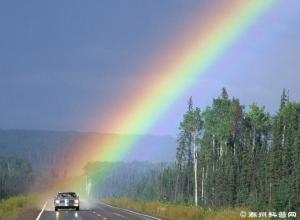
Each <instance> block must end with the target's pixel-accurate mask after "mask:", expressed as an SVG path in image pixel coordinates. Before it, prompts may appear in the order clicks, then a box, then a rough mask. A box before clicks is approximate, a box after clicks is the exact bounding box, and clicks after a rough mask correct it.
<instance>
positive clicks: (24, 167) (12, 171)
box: [0, 156, 34, 199]
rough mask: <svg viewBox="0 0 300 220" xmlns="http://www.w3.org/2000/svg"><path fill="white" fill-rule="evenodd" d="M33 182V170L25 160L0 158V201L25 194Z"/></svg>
mask: <svg viewBox="0 0 300 220" xmlns="http://www.w3.org/2000/svg"><path fill="white" fill-rule="evenodd" d="M33 182H34V174H33V170H32V167H31V164H30V163H29V162H28V161H27V160H24V159H22V158H18V157H15V156H10V157H0V199H3V198H8V197H11V196H16V195H20V194H25V193H27V192H28V191H29V190H30V186H31V184H33Z"/></svg>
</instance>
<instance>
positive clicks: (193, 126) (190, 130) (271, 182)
mask: <svg viewBox="0 0 300 220" xmlns="http://www.w3.org/2000/svg"><path fill="white" fill-rule="evenodd" d="M92 167H93V169H92ZM101 167H102V168H103V164H101V163H98V164H96V163H94V164H89V165H88V166H87V167H86V170H85V171H86V176H87V177H88V178H89V179H90V183H91V190H92V191H94V192H99V191H102V193H100V194H97V193H96V195H98V196H99V197H105V196H113V197H128V198H132V199H143V200H160V201H165V202H171V203H175V204H184V205H191V204H196V205H197V202H198V201H199V204H200V206H201V207H214V208H226V207H249V208H251V209H252V210H257V211H261V210H268V211H272V210H274V211H297V212H299V211H300V210H299V207H300V203H299V202H300V103H294V102H290V101H289V98H288V96H287V94H286V92H285V90H283V93H282V97H281V101H280V108H279V110H278V112H277V113H276V114H275V115H274V116H271V115H270V113H268V112H267V111H266V109H265V107H264V106H263V107H260V106H258V105H257V104H252V105H250V106H249V107H247V108H246V107H245V106H243V105H242V104H240V101H239V99H237V98H231V99H230V98H229V95H228V93H227V91H226V89H225V88H224V89H222V92H221V94H220V96H219V97H217V98H215V99H213V102H212V106H209V107H207V108H206V109H205V110H204V111H202V112H201V111H200V109H199V108H194V106H193V101H192V98H191V99H190V100H189V102H188V109H187V112H186V113H185V114H184V116H183V121H182V122H181V123H180V130H179V135H178V145H177V155H176V162H175V163H169V164H164V165H160V166H157V167H153V166H152V167H150V168H148V169H146V168H145V169H144V173H142V174H141V172H140V169H142V167H143V166H135V165H132V167H131V169H132V170H133V171H130V169H129V168H128V167H127V168H128V169H125V170H124V169H123V170H122V168H121V169H118V170H119V172H121V175H114V174H113V173H114V172H110V173H112V174H110V177H108V178H106V179H105V180H101V181H100V180H99V178H96V176H98V177H99V176H103V175H102V174H103V173H102V174H101ZM121 167H123V168H124V167H126V166H124V165H122V166H121ZM104 170H106V169H104ZM106 176H107V175H106ZM195 177H196V178H195ZM118 178H120V179H118ZM100 179H101V178H100ZM117 183H121V185H120V184H119V185H118V184H117ZM112 186H113V187H112ZM197 186H198V187H197ZM109 187H110V188H113V189H116V188H118V189H117V190H112V191H110V193H109V194H106V193H105V192H106V189H107V188H109ZM103 192H104V193H103ZM197 200H198V201H197ZM126 207H127V206H126Z"/></svg>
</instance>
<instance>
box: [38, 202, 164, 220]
mask: <svg viewBox="0 0 300 220" xmlns="http://www.w3.org/2000/svg"><path fill="white" fill-rule="evenodd" d="M80 206H81V208H80V210H79V211H75V210H59V211H57V212H55V211H54V207H53V205H52V203H51V201H48V202H46V203H45V205H44V209H42V210H41V212H40V215H39V216H37V218H36V220H161V219H160V218H156V217H152V216H149V215H144V214H142V213H136V212H132V211H130V210H127V209H121V208H118V207H113V206H109V205H106V204H95V203H94V204H91V203H88V202H82V201H81V203H80Z"/></svg>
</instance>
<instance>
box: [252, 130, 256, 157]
mask: <svg viewBox="0 0 300 220" xmlns="http://www.w3.org/2000/svg"><path fill="white" fill-rule="evenodd" d="M255 138H256V131H255V128H253V137H252V152H254V149H255Z"/></svg>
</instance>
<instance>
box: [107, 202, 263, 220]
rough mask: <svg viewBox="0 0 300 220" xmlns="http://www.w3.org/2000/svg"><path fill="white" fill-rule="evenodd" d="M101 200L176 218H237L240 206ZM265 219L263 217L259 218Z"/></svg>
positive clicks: (164, 216) (204, 219) (226, 219)
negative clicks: (224, 206) (221, 206)
mask: <svg viewBox="0 0 300 220" xmlns="http://www.w3.org/2000/svg"><path fill="white" fill-rule="evenodd" d="M103 202H105V203H107V204H111V205H115V206H118V207H123V208H127V209H130V210H134V211H137V212H142V213H147V214H149V215H152V216H157V217H161V218H166V219H176V220H196V219H201V220H228V219H230V220H238V219H241V218H240V212H241V211H249V210H248V209H245V208H244V209H242V208H227V209H210V208H201V207H195V206H186V205H179V204H170V203H163V202H160V201H140V200H139V201H138V200H129V199H126V198H113V199H104V200H103ZM260 219H265V218H260Z"/></svg>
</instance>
